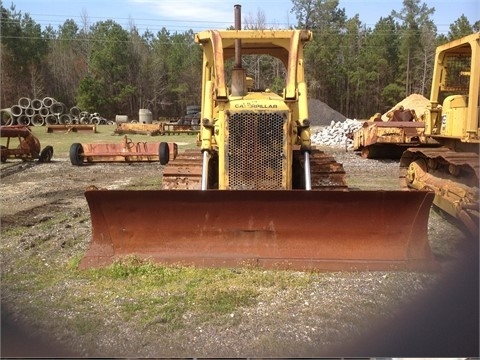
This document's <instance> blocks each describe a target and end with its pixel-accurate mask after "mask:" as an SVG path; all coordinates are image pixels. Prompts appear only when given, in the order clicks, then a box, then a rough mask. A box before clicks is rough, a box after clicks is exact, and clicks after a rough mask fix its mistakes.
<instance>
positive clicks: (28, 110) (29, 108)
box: [23, 107, 35, 117]
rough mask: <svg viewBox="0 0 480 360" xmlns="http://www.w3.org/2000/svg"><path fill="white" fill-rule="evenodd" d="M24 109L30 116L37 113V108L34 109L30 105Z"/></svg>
mask: <svg viewBox="0 0 480 360" xmlns="http://www.w3.org/2000/svg"><path fill="white" fill-rule="evenodd" d="M23 110H24V114H25V115H27V116H29V117H32V116H33V115H35V110H33V108H31V107H28V108H26V109H23Z"/></svg>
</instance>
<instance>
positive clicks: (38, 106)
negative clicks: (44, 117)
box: [30, 99, 43, 110]
mask: <svg viewBox="0 0 480 360" xmlns="http://www.w3.org/2000/svg"><path fill="white" fill-rule="evenodd" d="M30 106H31V108H32V109H33V110H40V109H41V108H42V107H43V102H42V100H40V99H33V100H32V101H31V103H30Z"/></svg>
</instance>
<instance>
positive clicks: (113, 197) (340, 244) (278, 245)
mask: <svg viewBox="0 0 480 360" xmlns="http://www.w3.org/2000/svg"><path fill="white" fill-rule="evenodd" d="M85 196H86V198H87V202H88V205H89V208H90V213H91V219H92V230H93V234H92V242H91V244H90V248H89V250H88V251H87V253H86V255H85V257H84V258H83V259H82V261H81V263H80V268H89V267H100V266H105V265H108V264H110V263H111V262H112V261H114V260H115V259H118V258H121V257H124V256H127V255H136V256H138V257H141V258H148V259H151V260H153V261H156V262H160V263H164V264H178V263H180V264H184V265H197V266H212V267H222V266H226V267H231V266H242V265H253V266H259V267H264V268H278V269H297V270H307V269H313V270H331V271H337V270H402V269H409V270H421V271H424V270H426V271H430V270H436V268H437V263H436V261H435V259H434V257H433V255H432V253H431V251H430V247H429V244H428V237H427V224H428V216H429V209H430V206H431V204H432V200H433V196H434V195H433V193H430V192H423V191H412V192H406V191H304V190H291V191H260V190H253V191H221V190H208V191H195V190H160V191H158V190H144V191H126V190H87V191H86V192H85Z"/></svg>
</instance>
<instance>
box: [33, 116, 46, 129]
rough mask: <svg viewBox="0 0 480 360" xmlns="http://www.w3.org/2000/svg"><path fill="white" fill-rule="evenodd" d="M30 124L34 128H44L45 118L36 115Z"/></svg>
mask: <svg viewBox="0 0 480 360" xmlns="http://www.w3.org/2000/svg"><path fill="white" fill-rule="evenodd" d="M30 123H31V124H32V125H33V126H43V125H45V118H44V117H43V116H42V115H40V114H35V115H33V116H32V117H31V118H30Z"/></svg>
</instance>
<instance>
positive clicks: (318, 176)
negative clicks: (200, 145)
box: [162, 149, 348, 190]
mask: <svg viewBox="0 0 480 360" xmlns="http://www.w3.org/2000/svg"><path fill="white" fill-rule="evenodd" d="M293 157H294V163H296V164H298V169H297V172H298V175H296V177H297V184H298V185H297V187H296V188H304V179H303V169H304V164H305V161H304V157H303V156H302V154H301V152H300V151H299V150H295V151H294V152H293ZM310 172H311V185H312V190H347V188H348V187H347V183H346V181H345V170H344V168H343V165H342V164H340V163H338V162H337V161H336V160H335V159H334V158H333V156H331V155H328V154H326V153H325V152H323V151H321V150H318V149H313V150H312V151H311V153H310ZM201 179H202V154H201V151H200V150H196V149H191V150H186V151H185V152H183V153H180V154H179V155H178V156H177V157H176V158H175V160H173V161H170V162H169V163H168V164H167V165H166V166H165V168H164V169H163V182H162V184H163V185H162V186H163V189H168V190H199V189H200V188H201Z"/></svg>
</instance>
